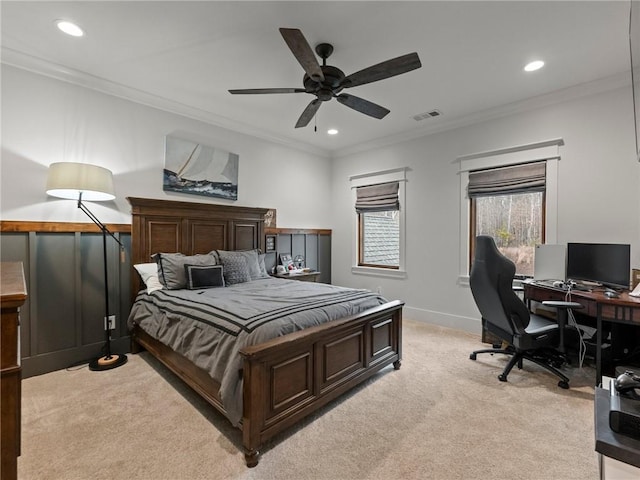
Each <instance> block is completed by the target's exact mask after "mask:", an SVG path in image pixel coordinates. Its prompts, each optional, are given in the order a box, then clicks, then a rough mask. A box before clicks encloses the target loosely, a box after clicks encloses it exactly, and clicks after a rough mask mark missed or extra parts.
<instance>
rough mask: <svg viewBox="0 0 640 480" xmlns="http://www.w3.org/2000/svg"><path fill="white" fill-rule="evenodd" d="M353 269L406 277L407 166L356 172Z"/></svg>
mask: <svg viewBox="0 0 640 480" xmlns="http://www.w3.org/2000/svg"><path fill="white" fill-rule="evenodd" d="M349 180H350V182H351V188H352V192H353V201H354V204H353V205H354V206H355V208H354V207H353V206H352V207H351V208H353V212H354V214H353V222H354V223H353V225H354V229H353V233H354V236H353V250H352V262H353V263H352V267H351V272H352V273H357V274H363V275H375V276H386V277H395V278H398V277H399V278H404V277H405V276H406V272H405V270H404V261H405V260H404V258H405V257H404V239H405V233H404V232H405V214H404V198H405V183H406V168H397V169H392V170H385V171H381V172H374V173H367V174H360V175H353V176H351V177H350V178H349Z"/></svg>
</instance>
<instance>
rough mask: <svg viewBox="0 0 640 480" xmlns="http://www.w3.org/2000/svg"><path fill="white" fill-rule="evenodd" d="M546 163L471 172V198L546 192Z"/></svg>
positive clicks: (468, 189)
mask: <svg viewBox="0 0 640 480" xmlns="http://www.w3.org/2000/svg"><path fill="white" fill-rule="evenodd" d="M545 184H546V162H535V163H524V164H520V165H510V166H508V167H501V168H492V169H488V170H478V171H475V172H474V171H472V172H469V185H468V187H467V194H468V196H469V198H474V197H488V196H493V195H509V194H514V193H528V192H544V190H545Z"/></svg>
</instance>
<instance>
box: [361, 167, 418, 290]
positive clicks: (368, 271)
mask: <svg viewBox="0 0 640 480" xmlns="http://www.w3.org/2000/svg"><path fill="white" fill-rule="evenodd" d="M407 172H408V168H407V167H400V168H393V169H389V170H381V171H377V172H370V173H362V174H356V175H351V176H350V177H349V182H350V184H351V185H350V186H351V205H350V208H351V209H352V212H353V213H352V242H351V245H352V249H351V273H353V274H357V275H372V276H378V277H391V278H406V276H407V272H406V270H405V265H406V264H405V261H406V260H405V258H406V212H405V210H406V208H405V195H406V183H407ZM389 182H398V201H399V204H400V209H399V210H398V212H399V230H400V231H399V234H400V238H399V250H400V251H399V255H400V256H399V258H400V260H399V265H398V267H397V268H396V267H391V268H390V266H389V265H368V264H367V265H360V264H359V263H360V259H361V257H360V255H361V253H360V249H361V248H360V243H359V242H360V233H359V232H360V228H361V223H360V215H359V214H358V213H357V212H356V210H355V204H356V189H357V187H363V186H366V185H376V184H380V183H389Z"/></svg>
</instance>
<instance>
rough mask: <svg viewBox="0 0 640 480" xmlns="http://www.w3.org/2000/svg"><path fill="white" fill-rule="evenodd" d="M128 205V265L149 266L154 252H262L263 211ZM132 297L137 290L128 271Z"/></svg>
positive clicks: (166, 203)
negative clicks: (129, 218) (129, 260)
mask: <svg viewBox="0 0 640 480" xmlns="http://www.w3.org/2000/svg"><path fill="white" fill-rule="evenodd" d="M127 200H128V201H129V203H130V204H131V217H132V218H131V264H132V265H135V264H137V263H148V262H151V261H152V260H151V255H152V254H154V253H157V252H169V253H174V252H180V253H184V254H185V255H195V254H196V253H208V252H210V251H211V250H250V249H252V248H259V249H261V250H262V251H264V241H265V236H264V216H265V214H266V213H267V210H268V209H267V208H252V207H236V206H232V205H214V204H210V203H194V202H176V201H171V200H154V199H149V198H135V197H127ZM131 288H132V293H133V295H134V296H135V295H136V294H137V293H138V291H139V290H140V288H141V285H140V278H139V276H138V274H137V272H136V271H135V269H133V268H132V276H131Z"/></svg>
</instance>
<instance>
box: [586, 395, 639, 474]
mask: <svg viewBox="0 0 640 480" xmlns="http://www.w3.org/2000/svg"><path fill="white" fill-rule="evenodd" d="M610 404H611V392H610V391H609V390H607V389H604V388H599V387H596V389H595V402H594V416H595V428H594V430H595V432H594V433H595V439H596V452H598V453H599V454H601V455H605V456H607V457H609V458H613V459H614V460H618V461H620V462H623V463H627V464H629V465H633V466H634V467H638V468H640V440H638V439H635V438H632V437H629V436H627V435H622V434H621V433H616V432H614V431H613V430H611V427H610V426H609V411H610ZM602 462H603V459H602V458H600V475H601V477H602V474H603V473H604V472H603V464H602ZM629 478H630V477H629Z"/></svg>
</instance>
